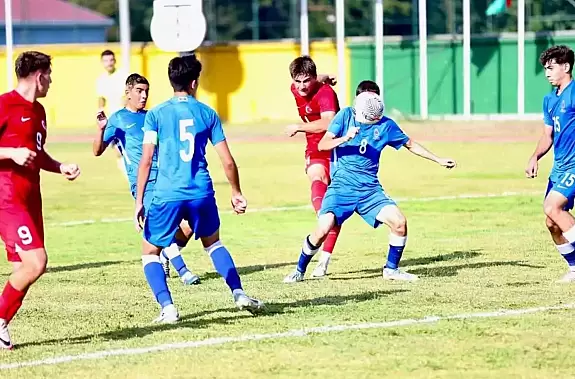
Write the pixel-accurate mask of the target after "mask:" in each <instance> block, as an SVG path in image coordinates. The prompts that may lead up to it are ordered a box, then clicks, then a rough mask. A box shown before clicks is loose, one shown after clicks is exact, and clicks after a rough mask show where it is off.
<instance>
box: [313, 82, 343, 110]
mask: <svg viewBox="0 0 575 379" xmlns="http://www.w3.org/2000/svg"><path fill="white" fill-rule="evenodd" d="M317 102H318V104H319V111H320V113H323V112H338V111H339V101H338V99H337V94H336V93H335V91H334V90H333V88H331V86H330V85H328V84H324V85H323V87H322V88H321V89H320V90H319V92H318V94H317Z"/></svg>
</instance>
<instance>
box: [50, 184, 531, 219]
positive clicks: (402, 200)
mask: <svg viewBox="0 0 575 379" xmlns="http://www.w3.org/2000/svg"><path fill="white" fill-rule="evenodd" d="M541 193H542V192H540V191H539V192H502V193H484V194H467V195H465V194H464V195H452V196H435V197H406V198H398V199H394V200H395V201H396V202H398V203H420V202H421V203H423V202H431V201H441V200H464V199H486V198H497V197H516V196H533V195H540V194H541ZM305 209H312V207H311V205H293V206H287V207H267V208H253V209H249V208H248V211H247V212H246V213H267V212H286V211H299V210H305ZM229 213H232V212H229ZM132 221H133V219H131V218H102V219H99V220H93V219H91V220H77V221H65V222H56V223H50V224H48V226H78V225H91V224H116V223H120V222H132Z"/></svg>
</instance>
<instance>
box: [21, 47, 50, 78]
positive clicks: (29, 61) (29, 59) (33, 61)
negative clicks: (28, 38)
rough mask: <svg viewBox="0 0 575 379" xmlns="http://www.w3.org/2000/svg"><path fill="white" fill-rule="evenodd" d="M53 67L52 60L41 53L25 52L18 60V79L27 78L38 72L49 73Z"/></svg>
mask: <svg viewBox="0 0 575 379" xmlns="http://www.w3.org/2000/svg"><path fill="white" fill-rule="evenodd" d="M50 66H52V58H51V57H50V56H49V55H47V54H44V53H41V52H39V51H25V52H23V53H22V54H20V55H19V56H18V58H17V59H16V64H15V69H14V71H16V77H18V78H27V77H28V76H30V75H31V74H33V73H34V72H36V71H42V72H45V71H48V70H49V69H50Z"/></svg>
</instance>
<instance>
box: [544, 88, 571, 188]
mask: <svg viewBox="0 0 575 379" xmlns="http://www.w3.org/2000/svg"><path fill="white" fill-rule="evenodd" d="M574 101H575V85H574V84H573V81H571V82H570V83H569V84H568V85H567V87H565V89H564V90H563V92H561V94H560V95H557V89H554V90H553V91H552V92H551V93H549V94H547V95H546V96H545V98H544V99H543V120H544V121H545V125H546V126H547V127H549V128H553V154H554V157H555V162H554V164H553V170H552V171H551V175H550V179H551V180H552V181H554V182H556V181H558V180H560V179H561V178H560V176H562V175H563V174H564V173H565V172H568V171H575V104H574Z"/></svg>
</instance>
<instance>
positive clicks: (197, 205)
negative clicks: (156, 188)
mask: <svg viewBox="0 0 575 379" xmlns="http://www.w3.org/2000/svg"><path fill="white" fill-rule="evenodd" d="M182 220H186V221H187V222H188V224H189V225H190V227H191V228H192V230H193V231H194V233H195V239H198V238H201V237H209V236H211V235H212V234H214V233H215V232H216V231H217V230H218V229H219V228H220V216H219V214H218V206H217V205H216V199H215V197H213V196H210V197H205V198H203V199H196V200H174V201H163V200H160V199H158V198H157V197H154V198H153V199H152V201H151V204H150V208H148V211H147V212H146V221H145V223H144V238H145V239H146V241H148V242H149V243H151V244H152V245H154V246H157V247H168V246H170V244H171V243H172V242H173V240H174V237H175V235H176V232H177V231H178V229H179V226H180V222H181V221H182Z"/></svg>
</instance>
